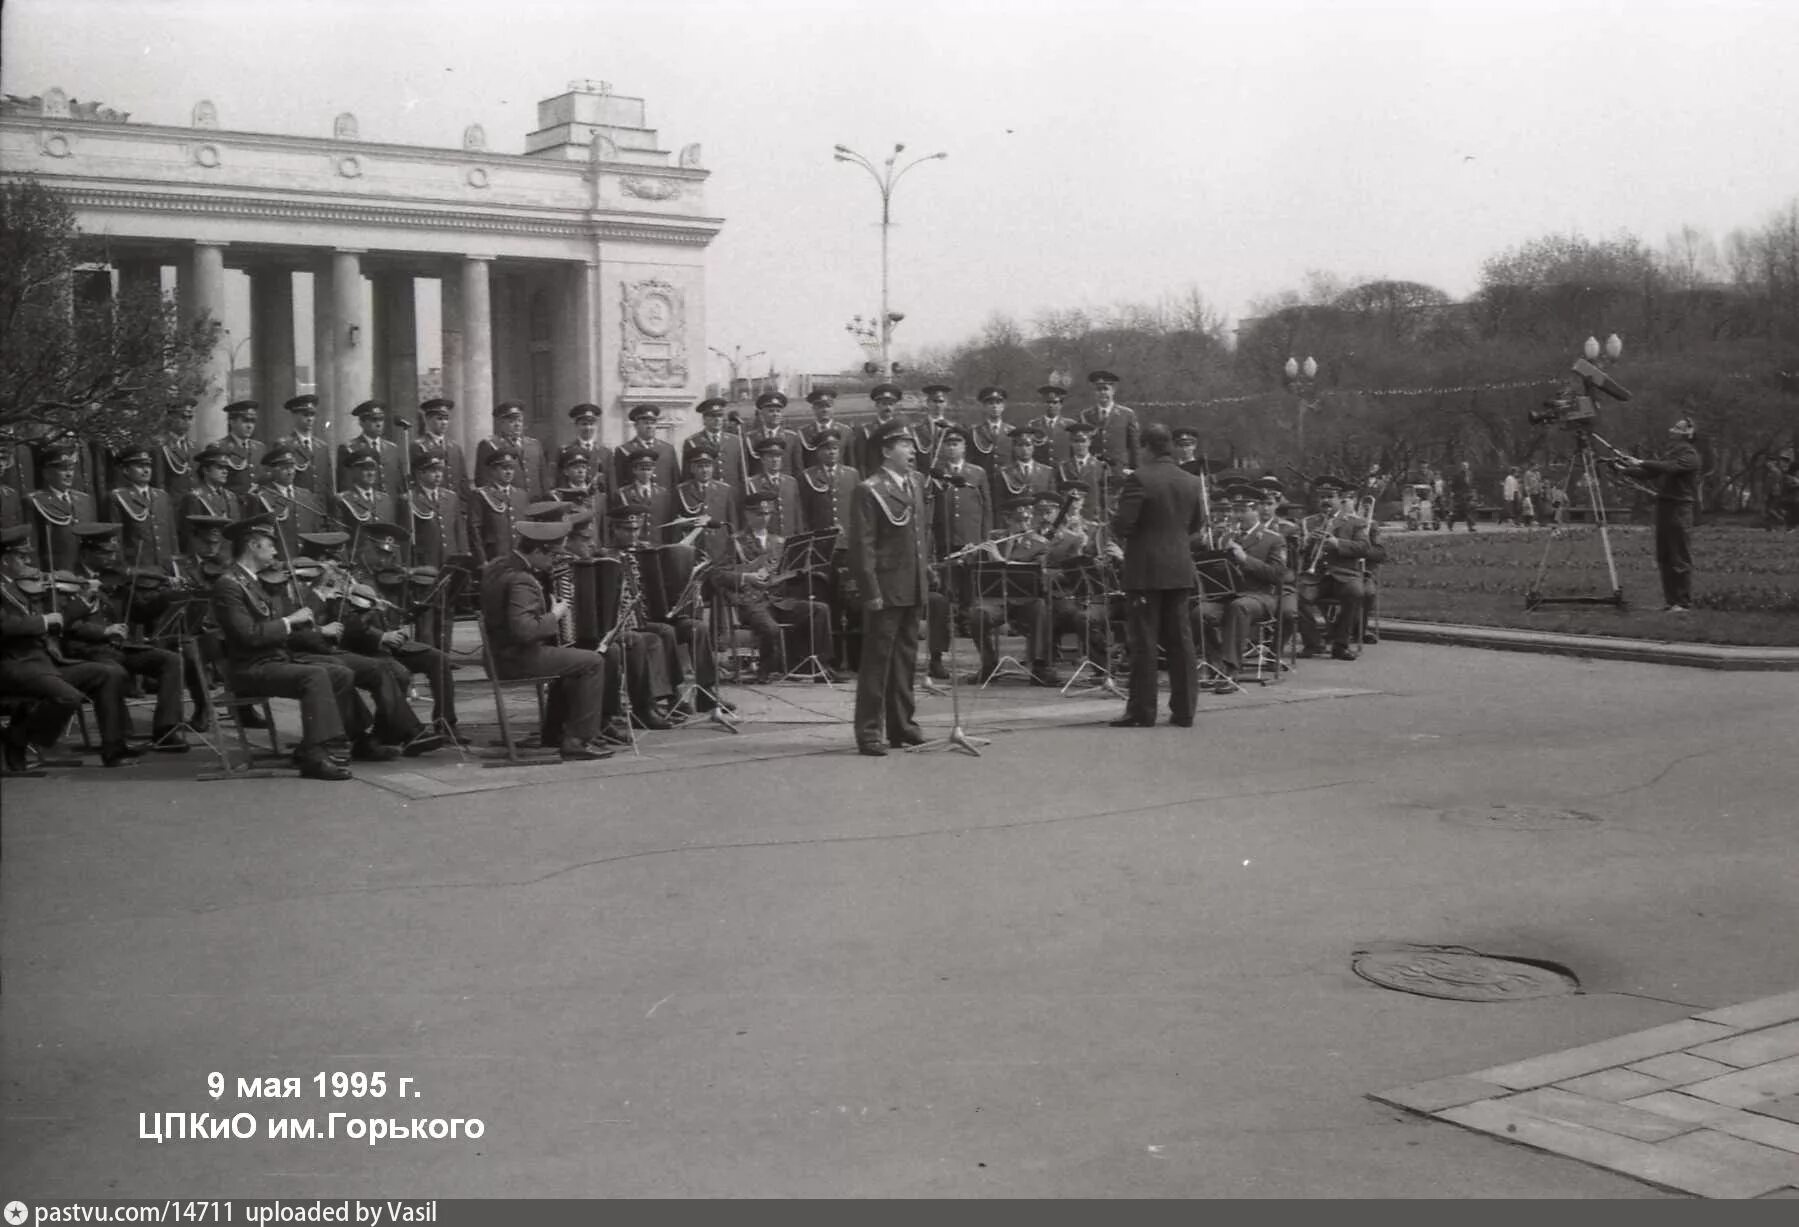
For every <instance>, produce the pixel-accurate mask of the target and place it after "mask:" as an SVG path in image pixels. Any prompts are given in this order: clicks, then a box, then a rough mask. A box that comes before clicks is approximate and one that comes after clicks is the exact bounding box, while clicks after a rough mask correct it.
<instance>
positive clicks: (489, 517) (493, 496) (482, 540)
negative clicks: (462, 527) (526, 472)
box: [469, 485, 531, 560]
mask: <svg viewBox="0 0 1799 1227" xmlns="http://www.w3.org/2000/svg"><path fill="white" fill-rule="evenodd" d="M530 505H531V497H530V495H529V494H528V493H526V491H525V489H524V487H523V486H517V485H506V486H495V485H486V486H480V487H478V488H477V489H476V490H475V496H474V497H473V498H471V499H470V500H469V544H470V545H471V546H473V547H474V553H475V556H476V557H477V558H479V559H482V560H492V559H495V558H501V559H503V558H505V557H506V556H507V555H508V554H510V553H512V536H513V531H514V529H515V528H517V526H518V522H519V521H520V520H522V519H524V518H525V509H526V508H527V507H529V506H530Z"/></svg>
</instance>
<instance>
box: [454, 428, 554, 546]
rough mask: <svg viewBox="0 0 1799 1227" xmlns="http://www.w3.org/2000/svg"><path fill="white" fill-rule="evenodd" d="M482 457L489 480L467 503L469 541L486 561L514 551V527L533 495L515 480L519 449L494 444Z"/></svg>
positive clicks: (523, 514)
mask: <svg viewBox="0 0 1799 1227" xmlns="http://www.w3.org/2000/svg"><path fill="white" fill-rule="evenodd" d="M482 446H483V447H486V443H483V444H482ZM483 459H484V460H485V462H486V482H485V484H483V485H481V486H478V487H476V489H475V496H474V497H473V498H471V499H470V500H469V505H468V509H469V545H471V546H472V547H474V553H475V557H476V558H477V559H480V560H481V561H483V562H486V561H491V560H493V559H495V558H506V557H508V556H510V555H511V554H512V552H513V550H512V540H513V535H514V530H515V529H516V528H517V527H518V522H519V521H520V520H523V519H524V518H525V509H526V508H527V507H529V506H530V505H531V495H530V493H529V492H528V491H527V490H526V489H525V488H524V487H523V486H520V485H514V484H513V482H514V479H515V478H516V476H517V474H518V453H517V452H514V451H509V450H507V449H506V448H494V449H492V450H490V451H488V453H487V455H486V456H485V457H484V458H483ZM565 535H566V534H565Z"/></svg>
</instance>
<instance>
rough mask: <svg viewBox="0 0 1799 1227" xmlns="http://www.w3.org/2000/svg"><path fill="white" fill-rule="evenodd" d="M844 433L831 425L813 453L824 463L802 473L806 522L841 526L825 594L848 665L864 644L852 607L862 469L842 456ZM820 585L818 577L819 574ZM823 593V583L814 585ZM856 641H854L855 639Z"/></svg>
mask: <svg viewBox="0 0 1799 1227" xmlns="http://www.w3.org/2000/svg"><path fill="white" fill-rule="evenodd" d="M841 450H842V438H841V436H840V435H838V434H837V433H836V432H834V431H827V432H825V433H824V434H822V435H820V436H819V438H818V446H817V448H816V449H815V450H814V452H813V454H814V455H816V456H817V457H818V460H819V462H818V464H816V465H814V466H813V467H812V468H809V469H807V470H806V471H805V472H804V473H801V474H800V476H799V500H800V527H801V529H802V530H803V531H805V532H809V533H822V532H831V531H835V532H836V534H837V536H836V538H835V540H833V541H832V543H831V574H830V577H829V579H828V582H827V583H826V584H825V592H824V595H825V597H826V600H827V603H828V604H829V605H830V607H831V623H832V626H833V628H834V629H835V631H836V643H837V646H838V649H839V651H840V652H841V653H842V654H843V655H841V656H840V657H839V658H838V659H837V660H835V661H833V662H832V663H833V664H837V665H847V664H848V661H849V660H850V659H852V658H853V657H852V655H851V654H852V653H853V652H855V651H857V650H859V649H860V646H861V639H862V627H861V620H860V619H859V618H856V617H854V616H853V613H852V611H851V609H850V594H849V588H850V573H849V549H850V534H849V514H850V507H851V505H852V504H853V503H854V502H855V498H856V487H857V486H858V485H859V484H861V480H862V479H861V475H860V474H858V473H857V472H856V470H854V469H852V468H850V467H849V466H848V465H847V464H841V463H839V461H838V453H839V452H840V451H841ZM814 582H815V585H816V583H817V581H816V580H815V581H814ZM813 594H814V595H818V588H817V587H816V586H815V587H814V588H813ZM852 641H853V642H852Z"/></svg>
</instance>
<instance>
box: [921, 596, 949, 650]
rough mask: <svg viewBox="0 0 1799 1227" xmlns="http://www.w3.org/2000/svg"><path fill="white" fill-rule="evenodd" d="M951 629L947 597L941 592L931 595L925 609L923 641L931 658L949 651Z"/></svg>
mask: <svg viewBox="0 0 1799 1227" xmlns="http://www.w3.org/2000/svg"><path fill="white" fill-rule="evenodd" d="M951 629H952V627H951V626H950V604H949V597H948V596H946V595H944V594H943V593H941V592H933V593H931V595H930V600H929V601H928V602H927V604H926V607H925V641H926V646H927V647H928V648H929V650H930V653H931V655H932V656H934V657H935V656H941V655H943V654H944V653H945V652H947V651H949V637H950V631H951Z"/></svg>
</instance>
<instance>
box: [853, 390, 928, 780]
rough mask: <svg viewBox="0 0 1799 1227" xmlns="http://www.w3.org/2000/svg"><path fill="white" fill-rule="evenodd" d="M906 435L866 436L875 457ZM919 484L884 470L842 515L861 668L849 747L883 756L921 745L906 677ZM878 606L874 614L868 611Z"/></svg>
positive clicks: (912, 650) (922, 560)
mask: <svg viewBox="0 0 1799 1227" xmlns="http://www.w3.org/2000/svg"><path fill="white" fill-rule="evenodd" d="M906 433H909V432H907V431H906V430H905V428H904V427H903V426H899V425H895V426H893V427H892V428H890V430H889V431H888V432H886V433H885V434H883V435H876V436H874V438H873V440H872V441H871V446H872V447H873V449H874V452H875V454H876V455H877V456H880V455H881V454H882V452H883V448H884V447H885V446H886V445H887V443H886V440H889V439H891V438H897V437H898V436H900V435H902V434H906ZM924 486H925V478H924V477H923V475H921V474H919V473H915V472H914V473H905V474H899V475H896V474H895V473H893V471H892V470H890V469H888V468H887V467H886V466H885V465H882V466H881V469H880V471H879V472H878V473H876V474H874V475H873V476H871V477H869V478H868V479H867V480H865V481H863V482H862V484H861V485H859V486H857V487H856V497H855V502H854V505H853V508H852V510H851V512H850V573H851V574H852V575H853V576H854V577H855V581H856V590H857V595H858V596H859V597H860V598H861V599H862V603H863V613H862V661H861V666H860V668H859V669H858V670H857V673H856V709H855V731H856V746H857V748H858V749H859V750H861V751H862V752H863V753H865V754H875V755H879V754H885V753H886V751H885V750H884V749H883V748H882V746H881V736H882V733H883V732H885V734H886V739H887V741H888V742H889V743H891V744H893V745H902V746H903V745H911V744H916V743H918V742H921V741H923V740H924V734H923V732H921V731H920V729H919V727H918V721H917V720H916V718H915V716H914V712H915V710H916V701H915V699H914V697H913V692H912V673H913V669H914V666H915V665H916V662H917V657H918V618H919V613H920V611H921V610H922V609H924V607H925V605H926V603H927V599H928V597H929V594H930V581H929V579H928V565H927V564H928V558H929V554H930V539H931V534H930V521H929V519H928V518H927V517H928V514H929V513H928V512H927V510H926V508H925V493H924ZM874 602H879V608H871V607H870V606H871V605H872V604H873V603H874Z"/></svg>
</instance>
